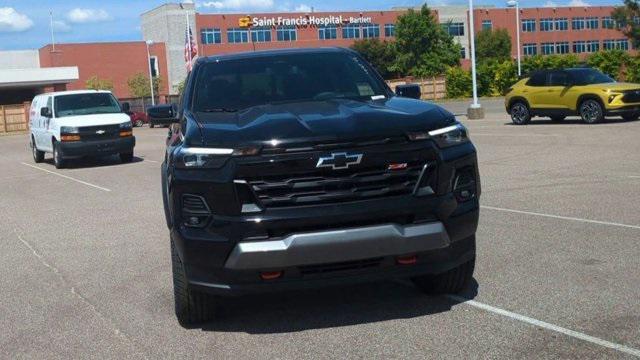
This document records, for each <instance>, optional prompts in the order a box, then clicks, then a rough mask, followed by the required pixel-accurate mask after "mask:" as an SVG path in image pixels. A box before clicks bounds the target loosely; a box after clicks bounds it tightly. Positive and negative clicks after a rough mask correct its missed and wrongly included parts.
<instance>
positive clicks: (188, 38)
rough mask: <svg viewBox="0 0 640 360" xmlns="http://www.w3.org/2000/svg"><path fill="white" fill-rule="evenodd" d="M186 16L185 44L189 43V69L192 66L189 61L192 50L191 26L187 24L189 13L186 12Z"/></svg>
mask: <svg viewBox="0 0 640 360" xmlns="http://www.w3.org/2000/svg"><path fill="white" fill-rule="evenodd" d="M186 15H187V42H188V43H189V67H188V68H191V66H192V65H193V64H191V60H193V59H192V58H191V53H192V51H193V49H192V48H191V24H189V12H188V11H187V13H186Z"/></svg>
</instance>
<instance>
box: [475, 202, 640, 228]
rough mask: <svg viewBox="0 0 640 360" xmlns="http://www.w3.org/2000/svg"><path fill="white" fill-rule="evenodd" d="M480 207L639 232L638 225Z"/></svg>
mask: <svg viewBox="0 0 640 360" xmlns="http://www.w3.org/2000/svg"><path fill="white" fill-rule="evenodd" d="M480 207H481V208H483V209H488V210H495V211H504V212H511V213H516V214H525V215H533V216H541V217H547V218H552V219H560V220H570V221H581V222H585V223H590V224H599V225H608V226H619V227H624V228H629V229H637V230H640V225H628V224H620V223H614V222H609V221H599V220H590V219H581V218H577V217H569V216H560V215H551V214H542V213H536V212H531V211H522V210H514V209H505V208H499V207H494V206H486V205H482V206H480Z"/></svg>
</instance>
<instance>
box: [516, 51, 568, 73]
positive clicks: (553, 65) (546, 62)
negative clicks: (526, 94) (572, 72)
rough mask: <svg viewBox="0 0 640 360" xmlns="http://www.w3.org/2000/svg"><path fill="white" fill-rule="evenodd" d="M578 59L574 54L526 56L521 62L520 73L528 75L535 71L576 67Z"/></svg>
mask: <svg viewBox="0 0 640 360" xmlns="http://www.w3.org/2000/svg"><path fill="white" fill-rule="evenodd" d="M579 64H580V59H579V58H578V56H577V55H575V54H568V55H534V56H527V57H525V58H524V60H523V61H522V73H523V74H528V73H530V72H532V71H535V70H542V69H562V68H568V67H576V66H578V65H579Z"/></svg>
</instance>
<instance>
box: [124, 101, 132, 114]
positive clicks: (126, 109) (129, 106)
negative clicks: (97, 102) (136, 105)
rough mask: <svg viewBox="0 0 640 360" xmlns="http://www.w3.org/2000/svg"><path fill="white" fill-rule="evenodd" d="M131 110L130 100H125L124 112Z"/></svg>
mask: <svg viewBox="0 0 640 360" xmlns="http://www.w3.org/2000/svg"><path fill="white" fill-rule="evenodd" d="M129 111H131V105H130V104H129V103H128V102H123V103H122V112H123V113H128V112H129Z"/></svg>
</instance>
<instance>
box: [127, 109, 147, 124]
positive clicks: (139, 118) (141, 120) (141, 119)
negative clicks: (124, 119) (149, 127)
mask: <svg viewBox="0 0 640 360" xmlns="http://www.w3.org/2000/svg"><path fill="white" fill-rule="evenodd" d="M127 115H129V118H130V119H131V124H133V126H135V127H142V126H144V124H148V123H149V119H148V118H147V114H145V113H144V112H141V111H129V112H127Z"/></svg>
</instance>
